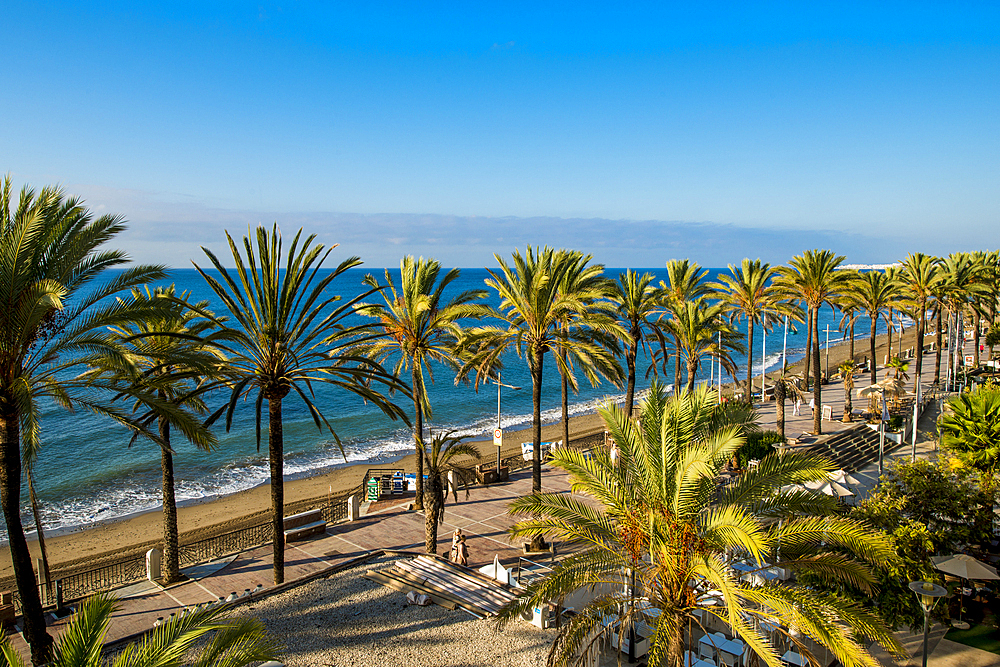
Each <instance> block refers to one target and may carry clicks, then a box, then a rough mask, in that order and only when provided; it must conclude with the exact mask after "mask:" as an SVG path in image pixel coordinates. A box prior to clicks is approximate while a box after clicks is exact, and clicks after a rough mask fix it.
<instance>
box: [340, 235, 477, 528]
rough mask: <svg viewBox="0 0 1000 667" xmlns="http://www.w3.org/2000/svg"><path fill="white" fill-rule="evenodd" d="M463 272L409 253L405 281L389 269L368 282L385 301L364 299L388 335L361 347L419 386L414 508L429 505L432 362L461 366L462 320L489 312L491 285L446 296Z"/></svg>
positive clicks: (402, 270) (361, 308)
mask: <svg viewBox="0 0 1000 667" xmlns="http://www.w3.org/2000/svg"><path fill="white" fill-rule="evenodd" d="M458 276H459V270H458V269H452V270H450V271H448V272H447V273H445V274H444V275H443V276H442V275H441V264H440V262H438V261H437V260H434V259H424V258H423V257H421V258H420V259H413V256H412V255H407V256H406V257H404V258H403V259H402V261H400V263H399V286H398V287H397V285H396V282H395V280H394V279H393V277H392V274H391V273H390V272H389V270H388V269H387V270H386V272H385V285H379V283H378V280H376V279H375V277H374V276H372V275H368V276H366V277H365V280H364V283H365V285H368V286H369V287H372V288H374V289H378V290H380V291H381V293H382V297H383V298H384V299H385V305H384V306H383V305H381V304H367V303H359V304H358V306H357V311H358V312H359V313H361V314H362V315H366V316H368V317H372V318H375V319H376V320H378V324H377V325H376V329H377V330H378V331H379V332H380V333H381V334H383V335H381V336H379V337H378V338H376V339H374V340H369V341H367V342H366V343H365V345H364V346H363V347H362V348H361V349H362V351H363V352H364V353H365V354H368V355H371V356H372V357H374V358H375V359H378V360H379V361H381V362H384V361H385V360H387V359H392V358H395V359H396V364H395V367H394V368H393V372H394V373H396V374H397V375H402V373H403V372H405V371H409V372H410V378H411V381H412V385H411V387H412V389H413V440H414V445H415V446H416V451H417V483H416V497H415V499H414V507H415V508H416V509H423V505H424V457H423V454H422V452H424V451H425V449H424V442H423V440H424V417H428V418H429V417H431V403H430V397H429V396H428V394H427V379H426V377H425V373H426V375H427V376H428V377H429V378H430V380H431V382H433V381H434V372H433V370H432V368H431V362H432V361H435V362H437V363H440V364H442V365H444V366H446V367H448V368H451V369H453V370H458V368H459V367H460V366H459V362H458V359H457V358H456V357H455V344H456V343H457V341H458V339H459V337H460V335H461V327H460V326H459V324H458V321H459V320H460V319H462V318H470V317H478V316H479V315H481V314H482V313H483V312H484V311H483V307H482V305H480V304H476V303H475V301H476V300H477V299H482V298H484V297H485V296H486V290H466V291H465V292H462V293H461V294H456V295H455V296H453V297H452V298H451V299H448V300H447V301H445V296H444V293H445V291H446V290H447V289H448V286H449V285H451V283H453V282H454V281H455V280H456V279H457V278H458Z"/></svg>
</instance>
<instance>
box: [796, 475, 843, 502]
mask: <svg viewBox="0 0 1000 667" xmlns="http://www.w3.org/2000/svg"><path fill="white" fill-rule="evenodd" d="M803 486H804V488H806V489H807V490H809V491H815V492H816V493H822V494H823V495H827V496H833V497H834V498H845V497H847V496H853V495H854V492H853V491H851V490H850V489H848V488H847V487H846V486H843V485H842V484H839V483H837V482H835V481H833V480H832V479H831V480H828V481H826V482H822V481H816V482H806V483H805V484H804V485H803Z"/></svg>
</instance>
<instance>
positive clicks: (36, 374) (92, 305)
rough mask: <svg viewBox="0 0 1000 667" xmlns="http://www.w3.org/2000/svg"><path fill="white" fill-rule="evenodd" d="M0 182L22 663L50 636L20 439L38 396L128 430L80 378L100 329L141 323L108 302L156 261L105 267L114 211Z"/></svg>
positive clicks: (0, 384)
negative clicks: (26, 508)
mask: <svg viewBox="0 0 1000 667" xmlns="http://www.w3.org/2000/svg"><path fill="white" fill-rule="evenodd" d="M14 196H15V195H14V193H13V189H12V186H11V179H10V177H7V178H5V179H4V181H3V184H2V186H0V274H2V275H3V280H0V302H2V303H3V304H4V305H3V308H0V505H2V507H3V513H4V519H5V521H6V524H7V536H8V540H9V547H10V554H11V562H12V565H13V568H14V580H15V582H16V584H17V591H18V595H19V596H20V599H21V609H22V614H23V631H24V638H25V640H26V641H27V642H28V644H29V645H30V646H31V659H32V662H34V663H35V664H42V663H44V662H45V661H46V660H47V659H48V657H49V648H50V646H51V644H52V638H51V637H50V636H49V635H48V633H47V632H46V631H45V619H44V616H43V612H42V605H41V600H40V597H39V594H38V586H37V582H36V579H35V573H34V570H33V568H32V563H31V554H30V552H29V551H28V544H27V541H26V540H25V537H24V527H23V525H22V524H21V481H22V472H23V471H22V445H23V444H26V445H28V446H29V447H37V445H38V443H39V442H40V438H39V433H40V430H39V422H38V401H39V400H46V399H53V400H54V401H55V402H56V403H57V404H59V405H62V406H63V407H66V408H73V407H76V406H80V407H84V408H86V409H89V410H92V411H94V412H96V413H99V414H104V415H106V416H109V417H111V418H112V419H115V420H117V421H119V422H121V423H123V424H126V425H128V426H130V427H133V426H135V425H134V424H133V423H132V422H131V421H130V420H129V418H128V416H127V415H123V414H120V413H118V411H117V410H116V409H115V408H114V407H113V406H111V405H110V401H105V400H104V397H105V396H107V397H108V398H109V399H110V397H111V396H112V395H113V394H112V393H111V392H113V390H114V388H113V387H110V386H108V385H106V384H102V383H100V382H88V381H86V380H83V379H80V377H79V375H80V371H82V370H84V369H86V368H87V364H88V363H89V362H90V361H91V360H92V359H94V358H95V356H97V355H99V354H100V353H102V352H104V351H105V350H107V349H109V348H111V347H113V342H111V341H110V339H109V336H108V335H107V327H109V326H121V325H124V324H127V323H128V322H132V321H141V320H142V319H143V318H145V317H148V316H150V315H151V313H150V312H149V310H148V306H146V305H145V304H136V303H133V302H132V301H130V300H124V301H115V300H114V299H112V298H110V297H112V296H114V295H115V294H119V293H121V292H123V291H127V290H129V289H131V288H133V287H137V286H139V285H142V284H144V283H147V282H150V281H154V280H159V279H160V278H161V277H162V276H163V270H162V268H161V267H152V266H139V267H134V268H131V269H124V270H122V271H121V272H119V273H116V274H115V275H113V276H112V277H111V278H110V279H108V278H106V277H105V276H106V274H105V270H106V269H110V268H115V267H120V266H123V265H124V264H127V263H128V258H127V257H126V255H125V253H123V252H121V251H117V250H108V249H106V247H107V244H108V243H110V242H111V241H112V240H113V239H114V238H115V237H116V236H117V235H118V234H119V232H121V231H122V230H124V228H125V225H124V222H123V220H122V218H121V217H119V216H113V215H105V216H101V217H99V218H96V219H95V218H94V217H93V215H92V214H91V213H90V211H88V210H87V209H86V208H85V207H84V206H83V203H82V202H81V201H80V200H78V199H76V198H72V197H70V198H67V197H66V196H65V195H64V193H63V192H62V191H61V190H59V189H57V188H44V189H43V190H41V191H40V192H38V193H37V194H36V193H35V192H34V191H33V190H31V189H30V188H27V187H26V188H24V189H22V190H21V192H20V195H19V196H18V197H17V201H16V203H15V202H14V201H13V199H14Z"/></svg>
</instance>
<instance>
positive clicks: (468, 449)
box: [423, 433, 482, 554]
mask: <svg viewBox="0 0 1000 667" xmlns="http://www.w3.org/2000/svg"><path fill="white" fill-rule="evenodd" d="M423 455H424V458H426V459H427V486H426V488H425V489H424V495H425V496H426V497H425V499H424V550H425V551H427V553H429V554H436V553H437V541H438V524H440V523H441V519H442V518H443V516H444V501H445V500H446V499H447V497H448V482H447V481H446V479H445V475H447V474H448V469H449V468H451V467H452V466H453V464H454V462H455V459H456V458H457V457H459V456H468V457H469V458H471V459H474V460H476V461H478V460H480V459H481V458H482V454H480V453H479V450H478V449H476V448H475V447H473V446H472V445H470V444H468V443H465V442H462V438H457V437H454V436H453V435H452V434H451V433H444V434H437V435H435V436H434V437H433V438H431V440H430V442H428V443H426V445H425V449H424V452H423ZM452 493H453V494H454V496H455V500H456V502H457V501H458V489H457V488H454V489H452Z"/></svg>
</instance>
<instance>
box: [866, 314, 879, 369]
mask: <svg viewBox="0 0 1000 667" xmlns="http://www.w3.org/2000/svg"><path fill="white" fill-rule="evenodd" d="M871 319H872V333H871V336H869V337H868V352H869V353H870V354H871V355H872V365H871V368H870V369H869V370H870V371H871V380H872V384H875V383H876V382H878V371H877V370H875V368H876V364H875V326H876V325H877V324H878V313H875V314H873V315H872V316H871Z"/></svg>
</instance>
